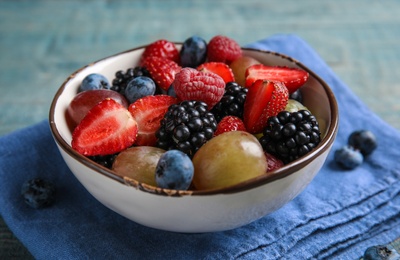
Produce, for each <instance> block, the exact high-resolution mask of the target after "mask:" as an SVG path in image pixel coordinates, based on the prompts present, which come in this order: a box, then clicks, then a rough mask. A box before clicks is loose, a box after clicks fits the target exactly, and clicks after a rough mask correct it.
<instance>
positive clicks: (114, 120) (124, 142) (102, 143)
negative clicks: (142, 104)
mask: <svg viewBox="0 0 400 260" xmlns="http://www.w3.org/2000/svg"><path fill="white" fill-rule="evenodd" d="M137 132H138V127H137V123H136V121H135V120H134V119H133V118H132V115H131V114H130V113H129V111H128V110H127V109H126V108H125V107H124V106H122V105H121V104H119V103H118V102H116V101H115V100H114V99H111V98H107V99H105V100H103V101H101V102H100V103H98V104H97V105H95V106H94V107H93V108H92V109H90V110H89V112H88V113H87V115H86V116H85V117H84V118H83V119H82V120H81V122H80V123H79V124H78V126H77V127H76V128H75V129H74V131H73V133H72V142H71V146H72V148H73V149H75V150H76V151H77V152H78V153H80V154H83V155H85V156H94V155H108V154H114V153H117V152H120V151H122V150H124V149H126V148H128V147H129V146H131V145H132V144H133V143H134V142H135V140H136V136H137Z"/></svg>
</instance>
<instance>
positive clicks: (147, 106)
mask: <svg viewBox="0 0 400 260" xmlns="http://www.w3.org/2000/svg"><path fill="white" fill-rule="evenodd" d="M177 102H178V100H177V98H174V97H171V96H167V95H156V96H146V97H143V98H140V99H138V100H136V101H135V102H134V103H132V104H130V105H129V108H128V110H129V112H130V113H131V115H132V117H133V118H134V119H135V120H136V122H137V124H138V128H139V132H138V136H137V139H136V142H135V144H136V145H147V146H154V145H155V143H156V141H157V138H156V131H157V130H158V129H159V128H160V121H161V119H163V118H164V114H165V113H166V112H167V110H168V107H169V106H170V105H172V104H176V103H177Z"/></svg>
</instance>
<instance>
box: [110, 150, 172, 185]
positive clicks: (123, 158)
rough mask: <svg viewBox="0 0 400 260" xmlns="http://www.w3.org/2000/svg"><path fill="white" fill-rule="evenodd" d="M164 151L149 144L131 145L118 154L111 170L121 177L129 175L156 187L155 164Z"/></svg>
mask: <svg viewBox="0 0 400 260" xmlns="http://www.w3.org/2000/svg"><path fill="white" fill-rule="evenodd" d="M164 153H165V150H163V149H160V148H156V147H151V146H136V147H131V148H128V149H126V150H124V151H122V152H121V153H119V154H118V156H117V157H116V158H115V160H114V163H113V166H112V170H114V171H115V172H116V173H117V174H118V175H120V176H122V177H129V178H131V179H134V180H137V181H139V182H142V183H146V184H149V185H152V186H155V187H156V186H157V183H156V179H155V172H156V166H157V163H158V160H159V159H160V157H161V155H162V154H164Z"/></svg>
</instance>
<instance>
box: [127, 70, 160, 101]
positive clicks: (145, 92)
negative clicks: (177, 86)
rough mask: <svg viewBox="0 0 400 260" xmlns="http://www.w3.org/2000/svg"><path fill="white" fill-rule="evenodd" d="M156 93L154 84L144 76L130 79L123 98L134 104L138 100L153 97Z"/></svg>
mask: <svg viewBox="0 0 400 260" xmlns="http://www.w3.org/2000/svg"><path fill="white" fill-rule="evenodd" d="M155 92H156V84H155V83H154V81H153V80H152V79H151V78H149V77H146V76H139V77H136V78H134V79H132V80H131V81H130V82H129V83H128V85H127V86H126V88H125V97H126V98H127V99H128V101H129V102H130V103H133V102H135V101H136V100H138V99H139V98H142V97H145V96H150V95H154V93H155Z"/></svg>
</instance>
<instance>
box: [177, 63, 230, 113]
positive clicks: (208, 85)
mask: <svg viewBox="0 0 400 260" xmlns="http://www.w3.org/2000/svg"><path fill="white" fill-rule="evenodd" d="M173 85H174V90H175V93H176V96H177V97H178V98H179V99H181V100H196V101H203V102H204V103H206V104H207V106H208V109H211V108H212V107H213V106H214V105H215V104H217V103H218V101H220V100H221V98H222V96H223V95H224V92H225V82H224V80H223V79H222V78H221V77H220V76H218V75H217V74H215V73H207V72H201V71H198V70H196V69H193V68H188V67H187V68H183V69H182V70H181V71H180V72H179V73H177V74H176V76H175V80H174V82H173Z"/></svg>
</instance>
